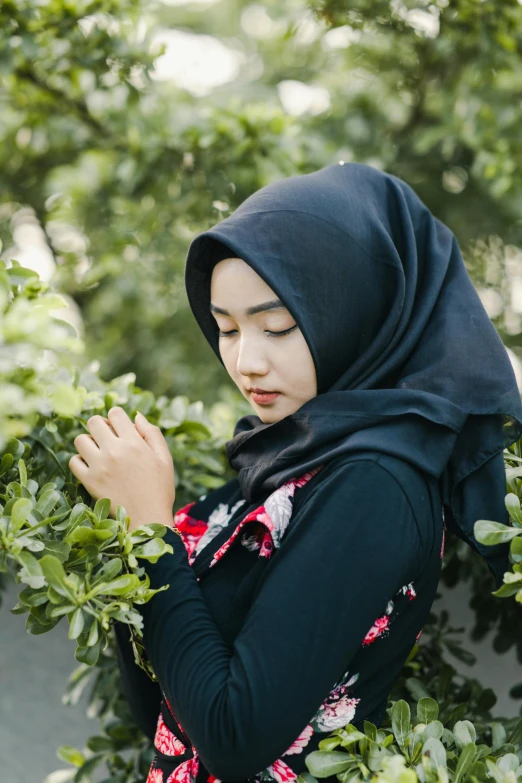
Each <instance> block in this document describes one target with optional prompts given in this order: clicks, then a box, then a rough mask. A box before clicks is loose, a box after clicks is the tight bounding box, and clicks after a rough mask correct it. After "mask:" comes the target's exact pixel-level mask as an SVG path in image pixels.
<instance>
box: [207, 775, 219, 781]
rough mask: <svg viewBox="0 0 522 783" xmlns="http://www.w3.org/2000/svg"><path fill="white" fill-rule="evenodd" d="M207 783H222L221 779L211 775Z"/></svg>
mask: <svg viewBox="0 0 522 783" xmlns="http://www.w3.org/2000/svg"><path fill="white" fill-rule="evenodd" d="M207 783H221V781H220V779H219V778H216V777H214V775H209V776H208V778H207Z"/></svg>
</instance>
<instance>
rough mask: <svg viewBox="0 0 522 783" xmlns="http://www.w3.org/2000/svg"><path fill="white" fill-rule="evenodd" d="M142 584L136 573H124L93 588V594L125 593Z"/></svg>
mask: <svg viewBox="0 0 522 783" xmlns="http://www.w3.org/2000/svg"><path fill="white" fill-rule="evenodd" d="M139 586H140V579H139V577H138V576H136V574H122V575H121V576H118V577H117V578H116V579H113V580H112V581H111V582H102V583H101V584H99V585H97V586H96V587H95V588H94V590H91V594H93V595H98V594H101V595H124V594H125V593H130V592H132V591H133V590H136V589H137V588H138V587H139Z"/></svg>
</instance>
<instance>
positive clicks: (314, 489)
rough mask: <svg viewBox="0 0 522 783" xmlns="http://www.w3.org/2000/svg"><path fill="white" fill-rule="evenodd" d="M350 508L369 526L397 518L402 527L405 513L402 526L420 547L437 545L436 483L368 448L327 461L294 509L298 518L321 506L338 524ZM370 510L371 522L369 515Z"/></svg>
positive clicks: (440, 524)
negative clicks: (337, 520) (335, 517)
mask: <svg viewBox="0 0 522 783" xmlns="http://www.w3.org/2000/svg"><path fill="white" fill-rule="evenodd" d="M349 506H350V507H351V508H352V509H353V512H356V513H357V514H364V515H366V517H367V521H368V523H369V525H370V527H371V525H372V524H374V525H375V527H374V529H376V527H378V526H380V525H383V526H386V525H388V524H391V525H392V526H393V525H395V524H397V525H398V523H399V522H402V523H403V524H404V525H407V521H406V517H410V518H411V520H412V525H409V526H408V528H407V529H410V530H411V531H412V532H413V531H414V530H416V531H417V533H418V537H419V539H420V541H419V543H421V545H422V546H423V548H424V545H426V544H428V548H431V545H438V544H437V542H438V541H439V539H440V537H441V536H442V529H443V520H442V504H441V499H440V490H439V487H438V482H437V481H436V479H434V478H433V477H432V476H430V475H428V474H426V473H425V471H423V470H421V469H419V468H418V467H416V466H414V465H412V464H410V463H409V462H406V461H405V460H404V459H401V458H398V457H394V456H391V455H388V454H383V453H382V452H370V451H368V452H357V453H354V454H348V455H346V454H344V455H341V456H340V457H337V458H334V459H332V460H330V461H329V462H327V463H325V465H324V467H323V468H322V470H320V471H319V473H317V474H316V475H315V476H314V477H313V478H312V479H311V480H310V481H309V482H308V483H307V484H306V485H305V486H304V487H302V488H301V489H300V490H299V492H298V493H297V496H296V503H295V507H294V512H295V516H296V517H298V516H306V515H307V514H308V513H309V512H310V509H311V508H312V507H313V512H314V515H317V514H318V513H320V512H321V511H322V510H323V509H324V513H326V514H331V513H332V510H333V511H334V513H336V514H337V515H338V516H339V524H340V525H342V524H343V521H345V519H346V511H347V509H348V507H349ZM353 512H351V513H353ZM370 514H371V517H372V520H374V522H373V523H371V520H370V519H368V515H370ZM399 516H400V520H399V518H398V517H399ZM352 519H353V517H352Z"/></svg>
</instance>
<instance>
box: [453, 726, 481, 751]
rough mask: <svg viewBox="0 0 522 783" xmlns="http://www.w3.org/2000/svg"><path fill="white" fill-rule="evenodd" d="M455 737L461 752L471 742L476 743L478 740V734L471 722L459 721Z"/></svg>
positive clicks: (454, 730) (454, 729) (454, 733)
mask: <svg viewBox="0 0 522 783" xmlns="http://www.w3.org/2000/svg"><path fill="white" fill-rule="evenodd" d="M453 736H454V738H455V744H456V746H457V748H458V749H459V750H462V749H463V748H464V747H465V746H466V745H468V744H469V743H471V742H475V741H476V739H477V732H476V731H475V726H474V725H473V724H472V723H471V721H469V720H459V721H457V722H456V723H455V725H454V727H453Z"/></svg>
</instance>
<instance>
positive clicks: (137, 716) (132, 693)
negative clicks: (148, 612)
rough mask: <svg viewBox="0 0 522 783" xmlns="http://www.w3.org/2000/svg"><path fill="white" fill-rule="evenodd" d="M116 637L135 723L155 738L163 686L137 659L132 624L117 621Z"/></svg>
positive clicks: (123, 686) (147, 735) (124, 683)
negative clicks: (161, 687)
mask: <svg viewBox="0 0 522 783" xmlns="http://www.w3.org/2000/svg"><path fill="white" fill-rule="evenodd" d="M114 636H115V640H116V654H117V657H118V666H119V669H120V674H121V686H122V691H123V695H124V696H125V698H126V699H127V701H128V703H129V707H130V710H131V713H132V717H133V718H134V721H135V723H136V724H137V725H138V726H139V728H140V729H141V730H142V732H143V733H144V734H145V736H146V737H148V738H149V739H150V740H151V741H153V740H154V735H155V732H156V725H157V723H158V715H159V712H160V704H161V690H160V687H159V685H158V683H157V682H153V681H152V680H151V679H150V677H149V676H148V674H146V673H145V672H144V671H143V669H140V667H139V666H137V665H136V663H135V662H134V653H133V652H132V647H131V642H130V634H129V626H128V625H127V624H126V623H120V622H116V623H115V624H114Z"/></svg>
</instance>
